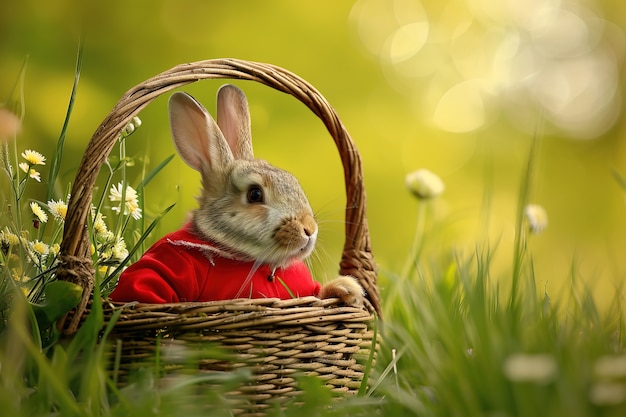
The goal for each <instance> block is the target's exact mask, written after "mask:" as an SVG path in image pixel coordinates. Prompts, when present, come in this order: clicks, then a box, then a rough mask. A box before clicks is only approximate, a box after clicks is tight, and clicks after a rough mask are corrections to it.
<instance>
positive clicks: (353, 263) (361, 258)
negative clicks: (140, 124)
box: [57, 59, 380, 414]
mask: <svg viewBox="0 0 626 417" xmlns="http://www.w3.org/2000/svg"><path fill="white" fill-rule="evenodd" d="M218 78H230V79H241V80H252V81H256V82H259V83H262V84H265V85H266V86H269V87H272V88H274V89H277V90H279V91H282V92H285V93H288V94H291V95H293V96H294V97H296V98H297V99H298V100H300V101H301V102H302V103H304V104H305V105H306V106H307V107H309V109H311V111H313V112H314V113H315V114H316V115H317V116H318V117H319V118H320V119H322V121H323V122H324V124H325V126H326V128H327V129H328V131H329V132H330V134H331V136H332V137H333V139H334V141H335V143H336V145H337V148H338V150H339V154H340V156H341V161H342V164H343V167H344V179H345V187H346V194H347V199H346V200H347V201H346V218H345V244H344V250H343V255H342V259H341V262H340V273H341V274H344V275H352V276H354V277H356V278H357V279H358V280H359V282H360V283H361V285H362V286H363V288H364V289H365V290H366V294H367V303H366V304H367V310H361V309H356V308H350V307H342V306H339V305H338V301H337V300H334V299H330V300H319V299H317V298H315V297H305V298H297V299H293V300H278V299H252V300H251V299H238V300H227V301H216V302H202V303H199V302H198V303H182V304H134V305H125V306H120V305H114V304H113V303H110V302H108V301H106V300H105V302H104V307H105V319H106V320H107V321H108V320H109V319H111V317H112V315H113V314H114V312H116V313H117V314H119V310H120V309H122V311H121V315H120V316H119V317H118V318H117V320H116V322H115V326H114V329H113V332H112V334H111V336H110V338H109V340H111V339H112V340H114V341H115V340H117V342H116V343H117V349H118V350H117V351H118V353H120V352H121V363H119V369H118V370H117V371H116V372H118V373H119V375H118V376H119V381H124V380H125V378H124V377H125V375H127V374H128V373H129V371H130V370H132V369H133V368H136V367H141V366H144V365H145V364H146V363H150V361H151V358H152V357H153V356H154V352H155V350H156V345H157V340H158V342H159V343H160V345H172V346H174V345H177V344H182V345H184V346H197V344H199V343H211V344H213V343H216V344H218V345H220V346H222V347H224V348H226V349H227V350H228V351H230V352H232V353H233V355H234V356H235V357H236V359H237V361H236V362H235V363H234V364H233V362H231V361H228V364H225V362H224V361H220V360H217V359H215V360H214V359H211V358H206V359H201V360H200V361H199V363H198V367H199V369H200V370H201V372H215V371H220V370H224V369H232V367H233V366H249V367H250V368H251V369H252V371H253V373H254V382H253V383H252V384H249V385H246V386H244V387H241V389H240V390H238V391H237V392H236V395H235V396H236V397H237V399H238V400H239V401H240V402H241V404H242V406H241V407H242V408H241V411H242V412H243V411H246V412H248V413H252V414H255V413H262V412H263V410H265V409H266V408H267V407H269V406H270V404H271V403H272V402H279V403H280V402H282V401H288V400H289V399H290V398H293V396H295V395H297V393H298V387H297V384H296V382H295V380H294V378H293V377H294V375H295V374H297V373H304V374H309V375H318V376H319V377H320V378H321V379H322V380H323V381H324V382H325V384H326V385H327V386H328V387H329V388H331V389H332V390H333V391H337V392H343V393H355V392H357V390H358V389H359V387H360V385H361V381H362V379H363V377H364V365H363V363H362V361H361V359H364V360H365V359H367V358H368V357H369V355H370V354H371V353H372V349H373V347H372V342H373V338H374V337H373V331H372V323H373V320H374V313H377V314H378V315H380V301H379V294H378V289H377V286H376V267H375V263H374V259H373V256H372V253H371V249H370V241H369V232H368V227H367V220H366V217H365V206H366V204H365V189H364V185H363V175H362V167H361V159H360V156H359V153H358V152H357V150H356V148H355V146H354V143H353V142H352V140H351V138H350V136H349V134H348V133H347V131H346V130H345V128H344V126H343V125H342V123H341V121H340V120H339V118H338V116H337V114H336V113H335V111H334V110H333V108H332V107H331V106H330V105H329V104H328V102H327V101H326V100H325V99H324V97H323V96H322V95H321V94H320V93H319V92H318V91H317V90H316V89H315V88H314V87H313V86H311V85H310V84H308V83H307V82H306V81H304V80H302V79H301V78H300V77H298V76H296V75H294V74H292V73H290V72H288V71H286V70H284V69H282V68H279V67H276V66H273V65H268V64H260V63H254V62H249V61H242V60H236V59H217V60H208V61H201V62H196V63H190V64H183V65H179V66H176V67H174V68H172V69H170V70H168V71H165V72H163V73H161V74H159V75H157V76H156V77H153V78H151V79H149V80H147V81H145V82H143V83H141V84H139V85H137V86H136V87H134V88H132V89H131V90H129V91H128V92H127V93H126V94H124V96H123V97H122V98H121V99H120V101H119V102H118V103H117V105H116V106H115V107H114V108H113V110H112V111H111V113H110V114H109V115H108V116H107V118H106V119H105V120H104V121H103V122H102V124H101V125H100V126H99V127H98V129H97V130H96V132H95V134H94V135H93V137H92V138H91V141H90V142H89V144H88V146H87V150H86V151H85V154H84V155H83V158H82V161H81V164H80V166H79V169H78V172H77V174H76V179H75V182H74V184H73V188H72V191H71V199H70V202H69V207H68V211H67V216H66V221H65V229H64V233H63V241H62V243H61V252H60V258H59V259H60V263H59V267H58V269H57V275H58V278H59V279H62V280H66V281H70V282H73V283H77V284H79V285H81V286H82V287H83V288H84V292H83V299H82V301H81V303H80V304H79V306H78V307H77V308H76V310H75V311H74V312H72V313H71V314H69V315H68V316H67V317H66V320H65V321H64V322H63V323H62V327H63V329H64V331H65V333H67V334H72V333H74V332H76V330H77V329H78V327H79V326H80V325H81V323H82V321H83V320H84V318H85V316H86V314H87V313H88V311H89V301H90V298H91V294H92V290H93V285H94V279H93V277H94V271H93V265H92V263H91V257H90V255H89V249H90V245H89V239H88V236H87V229H86V224H87V215H88V213H89V211H90V207H91V201H92V193H93V187H94V184H95V181H96V178H97V175H98V173H99V171H100V168H101V166H102V165H103V163H104V162H105V160H106V158H107V156H108V155H109V153H110V152H111V150H112V149H113V147H114V145H115V143H116V141H117V138H118V136H119V134H120V132H121V131H122V129H124V127H125V126H126V125H127V124H128V123H129V122H130V121H131V119H132V118H133V117H134V116H136V115H137V114H138V113H139V112H140V111H141V110H142V109H143V108H144V107H145V106H147V105H148V104H149V103H150V102H151V101H152V100H154V99H155V98H156V97H158V96H159V95H161V94H163V93H166V92H168V91H170V90H173V89H175V88H178V87H181V86H184V85H186V84H190V83H193V82H196V81H199V80H204V79H218ZM152 363H154V362H152ZM170 365H171V364H170Z"/></svg>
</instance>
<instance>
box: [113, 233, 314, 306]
mask: <svg viewBox="0 0 626 417" xmlns="http://www.w3.org/2000/svg"><path fill="white" fill-rule="evenodd" d="M320 287H321V286H320V284H319V283H318V282H316V281H313V278H312V277H311V273H310V272H309V270H308V268H307V267H306V265H305V264H304V263H303V262H294V263H293V264H291V265H290V266H289V267H287V268H279V269H276V271H274V274H273V275H272V269H271V268H270V267H269V266H268V265H260V266H259V267H258V268H257V269H256V270H255V269H254V262H246V261H240V260H237V259H236V256H233V255H231V254H230V253H228V252H226V251H223V250H220V249H219V248H216V247H215V246H214V245H212V244H211V243H210V242H208V241H205V240H202V239H200V238H199V237H198V235H197V234H196V233H194V229H193V226H192V225H191V224H186V225H185V226H184V227H183V228H181V229H180V230H178V231H176V232H173V233H170V234H168V235H167V236H165V237H163V238H162V239H160V240H159V241H158V242H156V243H155V244H154V245H153V246H152V247H151V248H150V249H148V251H146V253H145V254H144V255H143V256H142V257H141V259H140V260H139V261H137V262H136V263H134V264H132V265H131V266H130V267H128V268H127V269H126V270H125V271H124V272H123V273H122V275H121V276H120V279H119V283H118V285H117V287H116V288H115V290H114V291H113V292H112V293H111V295H110V298H111V299H112V300H114V301H139V302H144V303H176V302H182V301H214V300H228V299H233V298H281V299H289V298H292V297H304V296H309V295H315V296H317V295H318V294H319V291H320Z"/></svg>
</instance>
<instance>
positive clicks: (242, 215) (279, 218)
mask: <svg viewBox="0 0 626 417" xmlns="http://www.w3.org/2000/svg"><path fill="white" fill-rule="evenodd" d="M169 119H170V127H171V132H172V137H173V141H174V145H175V148H176V150H177V152H178V154H179V155H180V156H181V158H182V159H183V161H184V162H185V163H186V164H187V165H189V166H190V167H191V168H193V169H195V170H196V171H198V172H200V174H201V178H202V189H201V194H200V196H199V197H197V200H198V203H199V207H198V208H197V209H196V210H194V211H193V212H192V216H191V221H189V222H188V223H186V224H185V225H184V226H183V228H182V229H180V230H178V231H176V232H173V233H170V234H168V235H167V236H165V237H163V238H162V239H160V240H159V241H158V242H156V243H155V244H154V245H153V246H152V247H151V248H150V249H149V250H148V251H146V253H145V254H144V255H143V256H142V257H141V259H140V260H138V261H137V262H136V263H134V264H133V265H131V266H129V267H128V268H127V269H126V270H125V271H124V272H123V273H122V275H121V276H120V279H119V282H118V285H117V287H116V288H115V289H114V291H113V292H112V293H111V294H110V298H111V299H112V300H114V301H139V302H145V303H170V302H184V301H213V300H222V299H233V298H244V297H250V298H264V297H277V298H282V299H288V298H291V297H303V296H311V295H314V296H318V297H320V298H334V297H337V298H339V299H340V300H341V302H342V303H344V304H346V305H349V306H355V307H362V306H363V302H364V291H363V289H362V287H361V286H360V285H359V284H358V282H357V280H356V279H355V278H353V277H350V276H338V277H337V278H335V279H333V280H332V281H330V282H329V283H327V284H326V285H324V286H322V285H321V284H320V283H318V282H316V281H314V280H313V278H312V277H311V274H310V272H309V270H308V268H307V266H306V265H305V264H304V262H303V261H304V259H305V258H306V257H307V256H309V255H310V254H311V252H312V251H313V249H314V247H315V242H316V239H317V235H318V225H317V222H316V220H315V217H314V215H313V211H312V209H311V206H310V205H309V202H308V200H307V197H306V195H305V194H304V191H303V190H302V187H301V186H300V184H299V182H298V180H297V179H296V178H295V177H294V176H293V175H292V174H290V173H288V172H286V171H284V170H281V169H279V168H276V167H274V166H272V165H270V164H269V163H268V162H266V161H264V160H260V159H255V157H254V154H253V149H252V138H251V132H250V115H249V110H248V102H247V99H246V96H245V95H244V93H243V92H242V91H241V90H240V89H239V88H237V87H235V86H233V85H224V86H222V87H221V88H220V89H219V91H218V94H217V123H216V122H215V121H214V120H213V118H212V117H211V115H210V114H209V113H208V112H207V110H206V109H205V108H204V107H203V106H202V105H201V104H200V103H199V102H198V101H196V100H195V99H194V98H193V97H191V96H190V95H188V94H186V93H182V92H176V93H174V94H173V95H172V96H171V97H170V100H169Z"/></svg>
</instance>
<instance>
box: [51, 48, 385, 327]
mask: <svg viewBox="0 0 626 417" xmlns="http://www.w3.org/2000/svg"><path fill="white" fill-rule="evenodd" d="M207 79H236V80H249V81H255V82H259V83H261V84H263V85H266V86H268V87H271V88H273V89H276V90H278V91H282V92H284V93H287V94H290V95H292V96H293V97H295V98H296V99H298V100H299V101H301V102H302V103H303V104H305V105H306V106H307V107H308V108H309V109H310V110H311V111H313V113H314V114H316V115H317V116H318V117H319V118H320V119H321V121H322V122H323V123H324V125H325V126H326V128H327V130H328V132H329V133H330V135H331V137H332V138H333V140H334V142H335V144H336V145H337V149H338V151H339V154H340V157H341V161H342V165H343V169H344V181H345V189H346V210H345V213H346V218H345V222H344V224H345V242H344V250H343V254H342V258H341V261H340V264H339V266H340V273H341V274H343V275H351V276H354V277H356V278H357V280H358V281H359V283H360V284H361V285H362V286H363V288H364V289H365V291H366V297H367V300H368V302H369V304H371V305H370V307H371V308H372V309H373V310H374V311H375V312H376V313H377V314H378V315H379V316H380V313H381V309H380V297H379V293H378V287H377V284H376V279H377V273H376V264H375V262H374V258H373V255H372V251H371V246H370V237H369V229H368V224H367V218H366V214H365V210H366V197H365V186H364V183H363V169H362V164H361V157H360V154H359V152H358V150H357V148H356V146H355V144H354V142H353V141H352V139H351V137H350V135H349V134H348V132H347V130H346V129H345V127H344V125H343V124H342V122H341V120H340V119H339V116H338V115H337V113H336V112H335V110H334V109H333V108H332V106H331V105H330V104H329V103H328V101H327V100H326V99H325V98H324V96H323V95H322V94H321V93H320V92H319V91H318V90H317V89H315V88H314V87H313V86H312V85H311V84H309V83H308V82H306V81H305V80H304V79H302V78H301V77H299V76H297V75H296V74H294V73H292V72H289V71H287V70H285V69H283V68H281V67H278V66H275V65H271V64H265V63H259V62H252V61H246V60H239V59H232V58H228V59H212V60H205V61H197V62H193V63H187V64H181V65H177V66H175V67H172V68H171V69H169V70H166V71H164V72H162V73H160V74H158V75H156V76H154V77H152V78H149V79H147V80H146V81H144V82H142V83H140V84H138V85H136V86H135V87H133V88H131V89H130V90H128V91H127V92H126V93H125V94H124V95H123V96H122V97H121V98H120V100H119V101H118V102H117V104H116V105H115V106H114V107H113V109H112V110H111V112H110V113H109V115H108V116H107V117H106V118H105V119H104V121H103V122H102V123H101V124H100V126H99V127H98V129H97V130H96V131H95V133H94V134H93V136H92V138H91V140H90V141H89V143H88V145H87V148H86V150H85V153H84V154H83V157H82V160H81V163H80V165H79V168H78V171H77V173H76V177H75V181H74V183H73V186H72V190H71V197H70V201H69V203H68V210H67V215H66V219H65V226H64V231H63V238H62V241H61V248H60V253H59V265H58V268H57V278H58V279H60V280H65V281H70V282H73V283H76V284H78V285H81V286H82V288H83V289H84V291H83V297H82V300H81V303H80V304H79V306H78V307H77V308H76V311H75V314H72V319H71V320H69V323H64V324H63V327H64V331H65V332H66V333H73V332H75V331H76V330H77V329H78V327H79V325H80V318H81V316H82V314H83V312H84V311H85V310H86V309H87V304H88V302H89V299H90V297H91V294H92V290H93V286H94V269H93V265H92V262H91V256H90V254H89V250H90V242H89V239H88V234H87V229H86V224H87V216H88V213H89V211H90V207H91V201H92V196H93V188H94V185H95V182H96V179H97V176H98V173H99V172H100V168H101V167H102V165H103V164H104V162H105V160H106V158H107V157H108V155H109V154H110V152H111V151H112V149H113V148H114V145H115V143H116V142H117V138H118V136H119V134H120V132H121V131H122V130H123V129H124V128H125V127H126V125H127V124H128V123H129V122H130V121H131V120H132V118H133V117H134V116H136V115H137V114H138V113H139V112H140V111H141V110H143V109H144V108H145V107H146V106H147V105H148V104H150V103H151V102H152V101H153V100H154V99H155V98H157V97H159V96H160V95H162V94H164V93H166V92H169V91H171V90H174V89H177V88H180V87H182V86H185V85H187V84H191V83H194V82H197V81H200V80H207Z"/></svg>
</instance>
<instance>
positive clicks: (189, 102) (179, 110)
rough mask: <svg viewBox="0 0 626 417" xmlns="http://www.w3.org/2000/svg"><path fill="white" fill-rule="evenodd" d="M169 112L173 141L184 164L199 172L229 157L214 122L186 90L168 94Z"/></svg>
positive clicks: (221, 162) (220, 165) (217, 164)
mask: <svg viewBox="0 0 626 417" xmlns="http://www.w3.org/2000/svg"><path fill="white" fill-rule="evenodd" d="M169 116H170V128H171V130H172V137H173V139H174V145H175V146H176V150H177V151H178V153H179V154H180V156H181V157H182V158H183V160H184V161H185V162H186V163H187V165H189V166H190V167H192V168H193V169H195V170H197V171H200V172H202V171H204V170H206V169H215V168H218V169H219V168H221V167H224V166H226V165H227V164H228V163H230V162H231V161H232V160H233V154H232V153H231V151H230V149H229V147H228V145H227V143H226V140H225V139H224V135H222V132H221V131H220V128H219V127H218V126H217V123H215V120H213V118H212V117H211V115H210V114H209V113H208V112H207V111H206V109H205V108H204V107H203V106H202V104H200V103H198V102H197V101H196V100H195V99H194V98H193V97H191V96H190V95H189V94H185V93H181V92H176V93H174V94H172V96H171V97H170V101H169Z"/></svg>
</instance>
